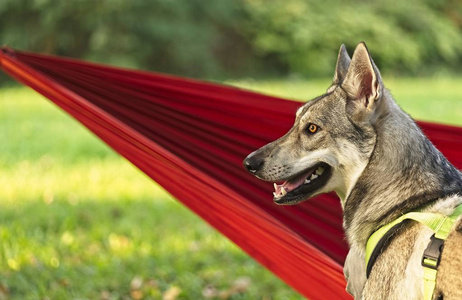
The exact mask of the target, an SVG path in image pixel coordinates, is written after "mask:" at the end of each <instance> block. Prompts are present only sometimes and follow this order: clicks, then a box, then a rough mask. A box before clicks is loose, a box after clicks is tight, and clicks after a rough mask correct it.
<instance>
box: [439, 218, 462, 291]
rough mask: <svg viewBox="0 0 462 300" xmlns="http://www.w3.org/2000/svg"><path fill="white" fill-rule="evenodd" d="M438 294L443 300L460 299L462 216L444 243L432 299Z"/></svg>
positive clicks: (461, 288)
mask: <svg viewBox="0 0 462 300" xmlns="http://www.w3.org/2000/svg"><path fill="white" fill-rule="evenodd" d="M440 295H442V296H443V298H442V299H444V300H460V299H462V218H459V221H458V222H457V223H456V226H455V230H454V231H452V232H451V233H450V234H449V236H448V238H447V239H446V242H445V243H444V248H443V253H442V255H441V262H440V266H439V267H438V275H437V282H436V289H435V293H434V299H438V297H439V296H440Z"/></svg>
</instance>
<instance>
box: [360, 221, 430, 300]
mask: <svg viewBox="0 0 462 300" xmlns="http://www.w3.org/2000/svg"><path fill="white" fill-rule="evenodd" d="M421 230H422V226H421V225H420V224H415V223H414V224H411V225H410V226H406V227H405V228H402V229H401V230H398V232H397V233H396V234H395V235H394V236H393V237H392V240H391V242H390V244H389V245H388V247H387V248H386V249H385V251H384V252H383V253H382V254H381V255H379V256H378V258H377V260H376V262H375V264H374V267H373V269H372V272H371V274H370V276H369V279H368V280H367V281H366V285H365V286H364V290H363V298H362V299H364V300H382V299H388V300H394V299H396V300H398V299H399V300H402V299H406V300H411V299H421V298H420V297H419V296H421V295H412V294H411V293H412V292H414V291H415V289H414V288H413V287H411V286H408V285H410V284H411V283H410V282H404V281H403V278H405V277H406V275H408V273H410V271H409V269H408V262H409V260H410V258H411V257H412V254H413V252H414V244H415V242H416V238H417V236H418V234H419V231H421ZM419 280H420V279H419ZM414 284H415V283H414ZM411 291H412V292H411ZM410 292H411V293H410ZM413 296H414V297H413ZM415 296H417V297H415Z"/></svg>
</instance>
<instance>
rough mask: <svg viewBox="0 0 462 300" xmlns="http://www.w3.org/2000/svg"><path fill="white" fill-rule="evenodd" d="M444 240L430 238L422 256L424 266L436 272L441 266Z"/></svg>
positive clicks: (433, 236)
mask: <svg viewBox="0 0 462 300" xmlns="http://www.w3.org/2000/svg"><path fill="white" fill-rule="evenodd" d="M443 244H444V240H442V239H439V238H437V237H435V235H434V234H433V235H432V236H431V238H430V243H428V246H427V248H426V249H425V251H424V254H423V256H422V266H423V267H427V268H430V269H433V270H436V269H437V268H438V266H439V264H440V259H441V251H442V250H443Z"/></svg>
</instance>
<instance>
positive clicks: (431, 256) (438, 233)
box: [366, 204, 462, 300]
mask: <svg viewBox="0 0 462 300" xmlns="http://www.w3.org/2000/svg"><path fill="white" fill-rule="evenodd" d="M461 214H462V204H461V205H459V206H457V207H456V208H455V210H454V212H453V213H452V214H451V215H449V216H445V215H442V214H437V213H429V212H410V213H407V214H405V215H402V216H401V217H399V218H398V219H396V220H394V221H393V222H391V223H388V224H387V225H384V226H382V227H380V228H379V229H378V230H377V231H375V232H374V233H373V234H372V235H371V236H370V237H369V239H368V240H367V244H366V274H367V277H369V274H370V272H371V270H372V266H373V264H374V262H375V259H376V258H377V256H378V254H380V252H381V249H382V246H383V245H384V244H385V243H386V240H387V239H388V237H389V236H390V234H389V233H391V232H393V230H392V229H395V228H397V227H398V226H399V225H400V224H401V223H402V222H403V221H404V220H414V221H417V222H420V223H422V224H424V225H426V226H427V227H428V228H430V229H431V230H432V231H433V232H434V234H433V235H432V237H431V238H430V242H429V244H428V246H427V248H426V249H425V251H424V253H423V256H422V266H423V268H424V300H431V299H432V296H433V292H434V290H435V285H436V274H437V270H438V265H439V262H440V258H441V250H442V246H443V244H444V240H445V239H446V238H447V237H448V235H449V232H450V231H451V229H452V227H453V225H454V223H455V222H456V220H457V218H458V217H459V216H460V215H461ZM387 233H388V234H387Z"/></svg>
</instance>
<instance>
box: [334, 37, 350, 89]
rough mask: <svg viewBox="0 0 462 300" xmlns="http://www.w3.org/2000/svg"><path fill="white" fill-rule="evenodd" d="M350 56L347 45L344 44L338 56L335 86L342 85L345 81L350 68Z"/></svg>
mask: <svg viewBox="0 0 462 300" xmlns="http://www.w3.org/2000/svg"><path fill="white" fill-rule="evenodd" d="M350 61H351V59H350V56H349V55H348V52H347V50H346V48H345V45H344V44H342V45H341V46H340V50H339V51H338V56H337V64H336V65H335V74H334V81H333V84H334V85H340V84H342V82H343V80H344V79H345V76H346V74H347V71H348V66H349V65H350Z"/></svg>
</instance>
